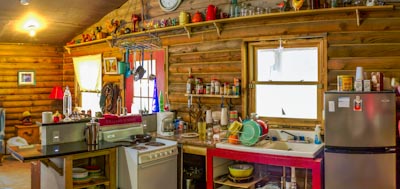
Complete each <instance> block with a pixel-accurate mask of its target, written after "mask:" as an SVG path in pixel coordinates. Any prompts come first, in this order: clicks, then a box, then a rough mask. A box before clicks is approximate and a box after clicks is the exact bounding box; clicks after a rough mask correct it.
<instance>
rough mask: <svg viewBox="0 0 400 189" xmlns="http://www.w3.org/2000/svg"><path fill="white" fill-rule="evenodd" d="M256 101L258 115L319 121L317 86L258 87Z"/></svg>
mask: <svg viewBox="0 0 400 189" xmlns="http://www.w3.org/2000/svg"><path fill="white" fill-rule="evenodd" d="M256 99H257V103H256V112H257V114H258V115H262V116H265V117H280V118H304V119H317V86H316V85H256Z"/></svg>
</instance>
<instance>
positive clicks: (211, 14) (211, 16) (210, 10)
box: [206, 5, 217, 21]
mask: <svg viewBox="0 0 400 189" xmlns="http://www.w3.org/2000/svg"><path fill="white" fill-rule="evenodd" d="M216 15H217V7H216V6H215V5H208V7H207V12H206V21H209V20H215V16H216Z"/></svg>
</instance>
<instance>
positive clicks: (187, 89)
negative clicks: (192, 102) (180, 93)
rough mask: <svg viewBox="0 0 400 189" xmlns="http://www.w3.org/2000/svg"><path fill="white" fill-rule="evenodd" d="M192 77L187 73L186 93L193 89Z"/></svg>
mask: <svg viewBox="0 0 400 189" xmlns="http://www.w3.org/2000/svg"><path fill="white" fill-rule="evenodd" d="M193 83H194V79H193V76H192V75H189V77H188V79H187V82H186V94H191V93H192V90H193Z"/></svg>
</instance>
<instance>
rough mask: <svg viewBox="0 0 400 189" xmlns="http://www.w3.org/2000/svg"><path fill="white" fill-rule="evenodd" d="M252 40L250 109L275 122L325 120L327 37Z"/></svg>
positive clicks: (305, 122)
mask: <svg viewBox="0 0 400 189" xmlns="http://www.w3.org/2000/svg"><path fill="white" fill-rule="evenodd" d="M283 42H284V44H282V40H274V41H263V42H249V68H250V69H249V70H248V71H249V73H248V75H249V81H250V83H251V85H250V92H249V97H250V98H249V111H250V112H256V113H257V114H258V115H259V116H260V117H263V118H265V119H267V120H269V121H270V122H271V123H272V124H282V125H284V124H288V125H301V126H308V125H309V126H314V125H315V124H316V123H320V122H321V119H322V118H321V117H322V106H323V105H322V95H323V91H324V89H323V86H325V85H323V84H324V83H325V82H324V80H325V79H324V77H325V74H322V73H324V69H325V66H324V63H323V60H324V59H323V54H324V53H323V49H324V48H323V47H324V44H325V42H324V40H323V39H292V40H284V41H283Z"/></svg>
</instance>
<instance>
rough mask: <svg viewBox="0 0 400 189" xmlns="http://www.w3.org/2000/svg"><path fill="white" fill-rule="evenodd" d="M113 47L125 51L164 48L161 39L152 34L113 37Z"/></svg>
mask: <svg viewBox="0 0 400 189" xmlns="http://www.w3.org/2000/svg"><path fill="white" fill-rule="evenodd" d="M111 47H119V48H123V49H160V48H161V47H162V43H161V39H160V38H159V37H158V36H157V35H155V34H152V33H143V35H135V36H132V35H127V36H113V37H112V39H111Z"/></svg>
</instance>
